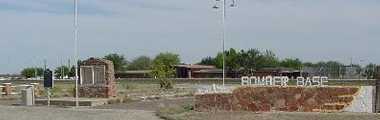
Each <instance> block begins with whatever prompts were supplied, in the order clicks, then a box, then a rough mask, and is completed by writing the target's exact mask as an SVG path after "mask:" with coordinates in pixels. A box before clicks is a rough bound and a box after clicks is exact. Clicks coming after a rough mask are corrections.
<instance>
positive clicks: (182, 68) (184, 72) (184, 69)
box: [175, 64, 216, 78]
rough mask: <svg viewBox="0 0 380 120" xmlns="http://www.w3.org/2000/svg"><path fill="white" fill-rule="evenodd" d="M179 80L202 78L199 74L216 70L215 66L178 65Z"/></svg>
mask: <svg viewBox="0 0 380 120" xmlns="http://www.w3.org/2000/svg"><path fill="white" fill-rule="evenodd" d="M175 68H176V73H177V78H202V77H201V76H203V75H201V74H197V73H199V72H200V71H210V70H216V67H215V66H210V65H193V64H188V65H176V66H175Z"/></svg>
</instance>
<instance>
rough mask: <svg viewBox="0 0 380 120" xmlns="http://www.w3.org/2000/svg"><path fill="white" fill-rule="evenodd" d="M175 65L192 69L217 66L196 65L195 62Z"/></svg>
mask: <svg viewBox="0 0 380 120" xmlns="http://www.w3.org/2000/svg"><path fill="white" fill-rule="evenodd" d="M175 67H183V68H190V69H216V67H215V66H212V65H195V64H186V65H175Z"/></svg>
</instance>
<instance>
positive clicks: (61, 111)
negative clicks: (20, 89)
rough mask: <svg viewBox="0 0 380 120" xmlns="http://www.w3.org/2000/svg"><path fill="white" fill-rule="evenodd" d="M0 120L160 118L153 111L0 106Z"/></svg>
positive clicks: (155, 119)
mask: <svg viewBox="0 0 380 120" xmlns="http://www.w3.org/2000/svg"><path fill="white" fill-rule="evenodd" d="M0 120H160V119H159V118H158V117H157V116H156V115H155V113H154V112H152V111H143V110H120V109H119V110H114V109H113V110H110V109H87V108H78V109H74V108H47V107H21V106H0Z"/></svg>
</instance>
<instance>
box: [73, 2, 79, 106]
mask: <svg viewBox="0 0 380 120" xmlns="http://www.w3.org/2000/svg"><path fill="white" fill-rule="evenodd" d="M78 28H79V26H78V0H74V49H75V50H74V54H75V55H74V56H75V57H74V58H75V60H74V62H75V63H76V65H75V106H76V107H79V95H78V81H79V78H78V76H79V75H78V66H79V65H78V41H79V40H78V32H79V29H78Z"/></svg>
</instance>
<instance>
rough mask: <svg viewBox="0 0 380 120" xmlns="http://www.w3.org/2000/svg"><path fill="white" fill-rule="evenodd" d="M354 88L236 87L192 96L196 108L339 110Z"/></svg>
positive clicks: (349, 99)
mask: <svg viewBox="0 0 380 120" xmlns="http://www.w3.org/2000/svg"><path fill="white" fill-rule="evenodd" d="M358 91H359V88H357V87H259V86H248V87H239V88H237V89H235V90H233V92H232V93H215V94H199V95H196V96H195V97H196V101H195V102H196V104H195V109H196V110H197V111H215V110H222V111H253V112H269V111H287V112H339V111H343V110H344V108H346V107H347V106H349V105H350V104H351V103H352V101H353V100H354V96H355V95H356V93H358Z"/></svg>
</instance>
